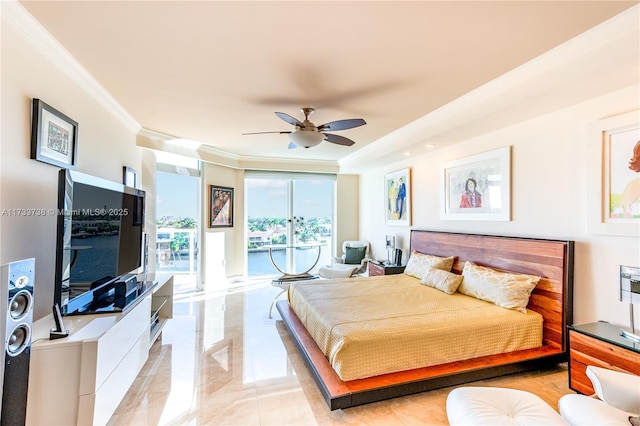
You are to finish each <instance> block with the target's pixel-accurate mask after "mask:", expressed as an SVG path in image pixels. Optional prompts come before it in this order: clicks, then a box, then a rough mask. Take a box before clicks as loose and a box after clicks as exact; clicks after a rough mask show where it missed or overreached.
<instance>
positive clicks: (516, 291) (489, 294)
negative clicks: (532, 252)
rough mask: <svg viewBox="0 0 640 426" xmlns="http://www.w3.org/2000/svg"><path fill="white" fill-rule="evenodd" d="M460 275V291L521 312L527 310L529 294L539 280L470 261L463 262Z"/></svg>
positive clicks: (538, 278) (531, 276)
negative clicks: (461, 277)
mask: <svg viewBox="0 0 640 426" xmlns="http://www.w3.org/2000/svg"><path fill="white" fill-rule="evenodd" d="M462 276H463V279H462V283H461V284H460V287H458V291H459V292H460V293H462V294H466V295H467V296H473V297H475V298H477V299H480V300H486V301H487V302H492V303H495V304H496V305H498V306H500V307H503V308H506V309H513V310H515V311H518V312H522V313H526V312H527V309H526V308H527V304H528V303H529V296H531V292H532V291H533V289H534V288H535V287H536V284H538V281H540V277H536V276H533V275H525V274H514V273H511V272H499V271H496V270H495V269H491V268H485V267H483V266H478V265H476V264H474V263H471V262H465V264H464V268H463V269H462Z"/></svg>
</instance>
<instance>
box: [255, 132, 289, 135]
mask: <svg viewBox="0 0 640 426" xmlns="http://www.w3.org/2000/svg"><path fill="white" fill-rule="evenodd" d="M267 133H279V134H281V135H284V134H289V133H291V131H288V132H285V131H282V132H277V131H276V132H250V133H243V135H264V134H267Z"/></svg>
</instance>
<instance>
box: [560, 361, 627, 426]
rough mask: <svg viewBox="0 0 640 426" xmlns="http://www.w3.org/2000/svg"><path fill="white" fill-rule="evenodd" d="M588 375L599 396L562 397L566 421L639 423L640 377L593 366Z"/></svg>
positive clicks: (577, 423) (613, 423)
mask: <svg viewBox="0 0 640 426" xmlns="http://www.w3.org/2000/svg"><path fill="white" fill-rule="evenodd" d="M587 377H589V380H591V383H592V384H593V388H594V390H595V392H596V393H595V396H597V399H596V398H594V397H589V396H585V395H573V394H572V395H565V396H563V397H562V398H560V401H558V410H559V411H560V414H561V415H562V417H563V418H564V419H565V420H566V421H568V422H569V423H570V424H572V425H574V426H578V425H596V424H598V425H604V424H607V425H618V424H619V425H624V426H630V425H632V424H634V423H632V420H633V418H635V421H636V423H635V424H636V425H637V424H640V423H639V419H638V416H640V376H636V375H633V374H628V373H623V372H620V371H614V370H608V369H606V368H600V367H594V366H592V365H590V366H588V367H587Z"/></svg>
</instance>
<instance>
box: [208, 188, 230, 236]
mask: <svg viewBox="0 0 640 426" xmlns="http://www.w3.org/2000/svg"><path fill="white" fill-rule="evenodd" d="M230 227H233V188H229V187H226V186H215V185H209V228H230Z"/></svg>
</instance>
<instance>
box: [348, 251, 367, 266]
mask: <svg viewBox="0 0 640 426" xmlns="http://www.w3.org/2000/svg"><path fill="white" fill-rule="evenodd" d="M366 251H367V248H366V247H346V248H345V252H344V263H347V264H349V265H359V264H360V263H362V259H364V255H365V253H366Z"/></svg>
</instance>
